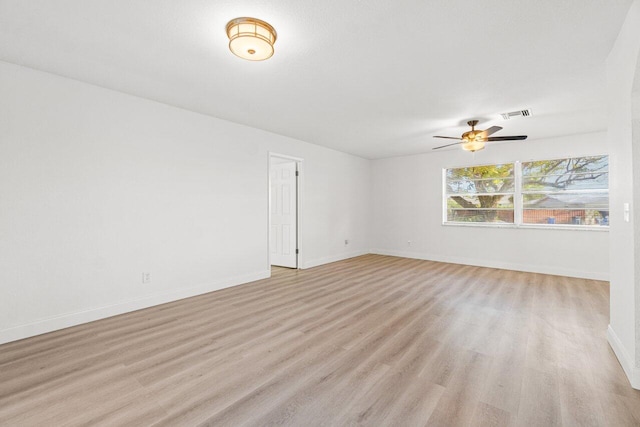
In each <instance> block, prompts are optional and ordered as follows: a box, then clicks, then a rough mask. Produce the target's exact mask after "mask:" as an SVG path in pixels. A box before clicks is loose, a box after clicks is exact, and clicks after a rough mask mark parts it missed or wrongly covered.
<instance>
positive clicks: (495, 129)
mask: <svg viewBox="0 0 640 427" xmlns="http://www.w3.org/2000/svg"><path fill="white" fill-rule="evenodd" d="M499 130H502V128H501V127H500V126H491V127H490V128H488V129H485V130H483V131H482V135H483V136H484V137H485V138H486V137H488V136H489V135H493V134H494V133H496V132H498V131H499Z"/></svg>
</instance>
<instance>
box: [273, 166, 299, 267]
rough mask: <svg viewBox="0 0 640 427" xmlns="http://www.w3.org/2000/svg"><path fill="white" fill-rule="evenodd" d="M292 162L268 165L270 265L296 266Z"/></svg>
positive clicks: (294, 168)
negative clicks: (269, 166) (269, 185)
mask: <svg viewBox="0 0 640 427" xmlns="http://www.w3.org/2000/svg"><path fill="white" fill-rule="evenodd" d="M296 184H297V179H296V162H294V161H291V162H286V163H275V164H274V163H272V164H271V236H270V239H271V240H270V241H269V247H270V248H269V250H270V252H271V265H278V266H281V267H290V268H297V267H298V262H297V259H298V257H297V254H296V249H297V242H298V238H297V219H298V216H297V201H296V199H297V185H296Z"/></svg>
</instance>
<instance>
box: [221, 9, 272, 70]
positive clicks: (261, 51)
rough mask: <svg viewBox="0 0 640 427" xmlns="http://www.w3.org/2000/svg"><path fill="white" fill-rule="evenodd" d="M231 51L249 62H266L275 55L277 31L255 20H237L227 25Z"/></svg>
mask: <svg viewBox="0 0 640 427" xmlns="http://www.w3.org/2000/svg"><path fill="white" fill-rule="evenodd" d="M227 36H229V49H230V50H231V52H233V54H234V55H236V56H239V57H240V58H242V59H247V60H249V61H264V60H265V59H269V58H271V56H272V55H273V44H274V43H275V42H276V37H277V34H276V30H275V29H274V28H273V27H272V26H271V25H269V24H267V23H266V22H264V21H261V20H259V19H255V18H236V19H232V20H231V21H229V23H228V24H227Z"/></svg>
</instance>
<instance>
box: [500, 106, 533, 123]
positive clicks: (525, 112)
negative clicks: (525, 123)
mask: <svg viewBox="0 0 640 427" xmlns="http://www.w3.org/2000/svg"><path fill="white" fill-rule="evenodd" d="M530 115H531V110H530V109H528V108H527V109H526V110H518V111H511V112H510V113H502V114H501V116H502V118H503V119H505V120H509V119H511V118H513V117H519V116H522V117H529V116H530Z"/></svg>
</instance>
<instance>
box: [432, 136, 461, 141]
mask: <svg viewBox="0 0 640 427" xmlns="http://www.w3.org/2000/svg"><path fill="white" fill-rule="evenodd" d="M434 138H444V139H457V140H458V141H462V138H456V137H453V136H434Z"/></svg>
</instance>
